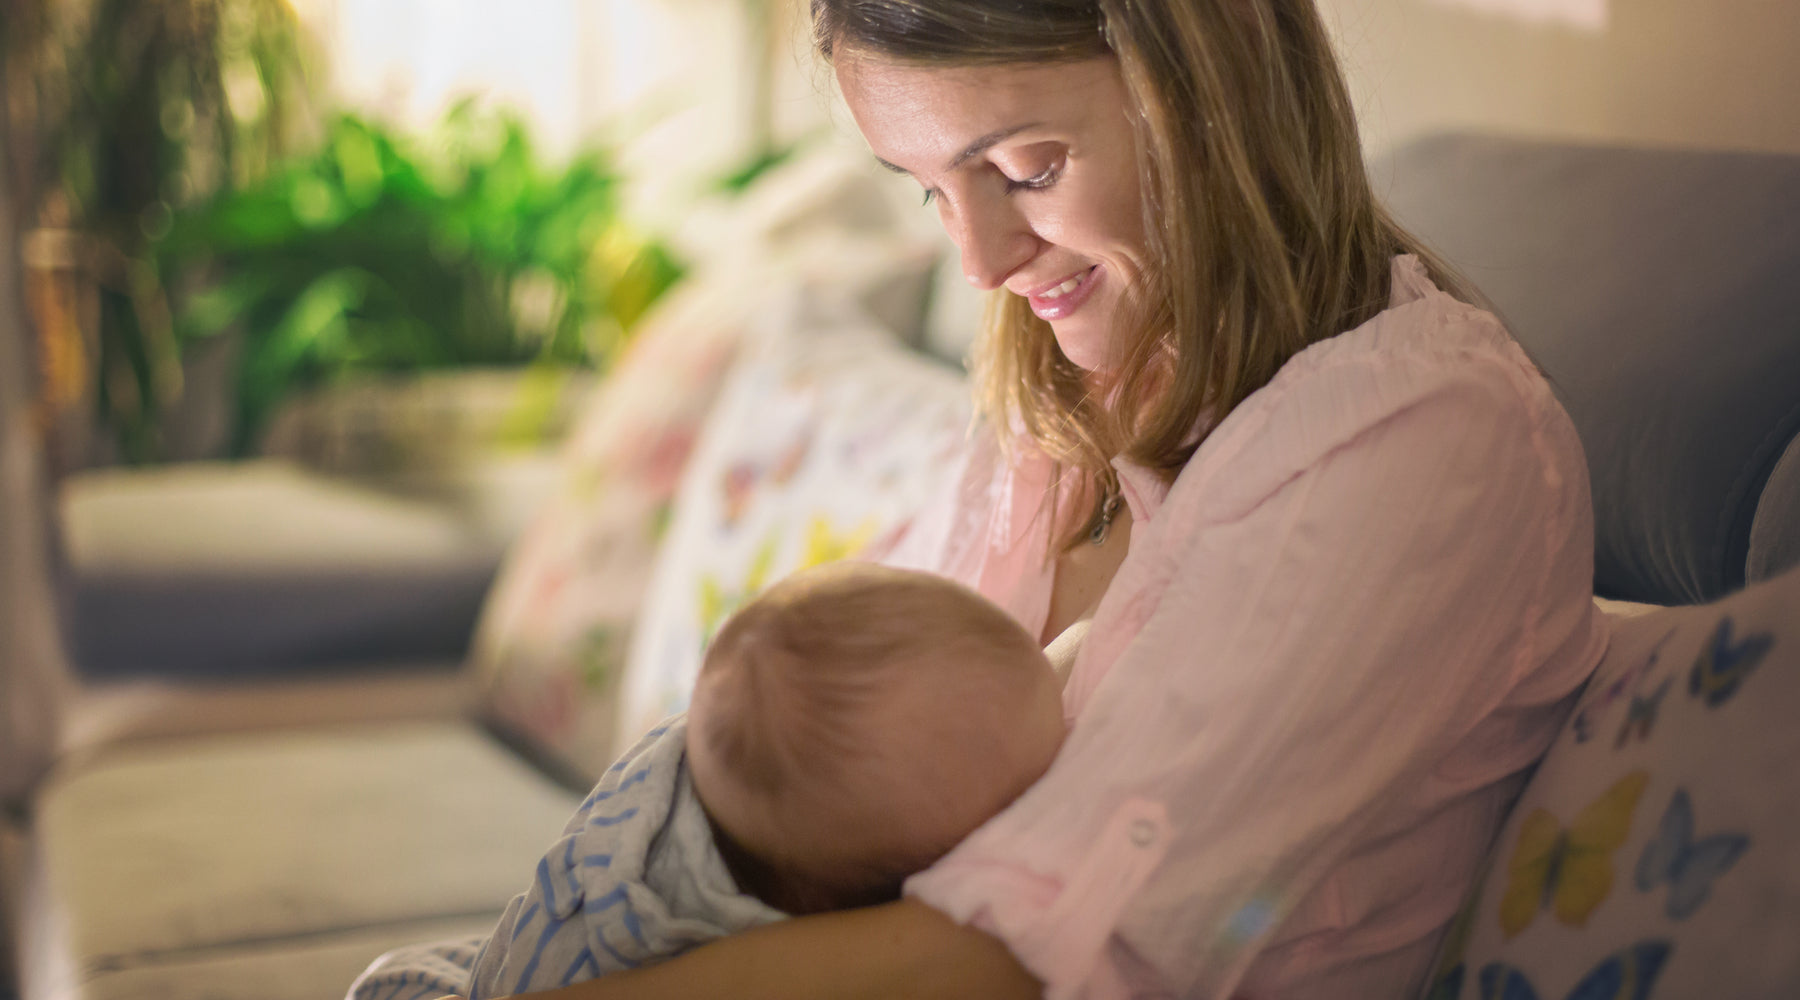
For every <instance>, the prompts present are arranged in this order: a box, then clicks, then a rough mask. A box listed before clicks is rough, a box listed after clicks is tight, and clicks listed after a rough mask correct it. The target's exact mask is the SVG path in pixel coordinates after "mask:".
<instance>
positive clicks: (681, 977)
mask: <svg viewBox="0 0 1800 1000" xmlns="http://www.w3.org/2000/svg"><path fill="white" fill-rule="evenodd" d="M1042 993H1043V988H1042V986H1041V985H1040V984H1039V983H1038V981H1037V980H1036V979H1034V978H1032V976H1031V974H1030V973H1028V972H1026V971H1025V968H1024V967H1023V966H1021V965H1020V964H1019V963H1018V962H1017V961H1016V960H1015V959H1014V958H1013V956H1012V953H1011V952H1009V951H1007V950H1006V946H1005V945H1003V944H1001V943H1000V941H999V939H997V938H994V937H991V936H989V935H987V934H984V933H982V932H981V931H977V930H971V929H970V928H967V927H963V926H960V925H958V924H956V923H953V922H952V921H951V920H950V919H949V918H948V917H945V916H944V915H943V914H941V913H939V912H937V911H936V910H933V909H931V908H930V907H928V906H926V905H924V904H923V903H918V902H914V901H913V900H902V901H901V902H898V903H889V904H887V905H885V906H874V907H869V908H867V909H862V910H849V911H845V912H842V913H826V914H820V915H818V916H811V917H801V918H798V919H794V920H787V921H783V922H781V923H777V924H770V925H768V926H765V927H759V928H757V929H756V930H753V931H748V932H746V933H743V934H737V935H734V936H732V937H728V938H723V939H721V940H718V941H715V942H713V943H711V944H708V945H706V946H704V947H702V948H698V949H695V950H694V951H691V952H689V953H687V954H686V955H683V956H681V957H680V958H676V959H672V960H670V961H668V962H663V963H661V964H658V965H653V966H650V967H648V968H643V969H636V970H633V971H631V972H623V973H615V974H613V975H609V976H604V977H602V978H600V979H591V980H588V981H587V982H584V983H576V984H574V985H573V986H567V987H564V988H563V989H560V990H549V991H546V992H544V993H536V994H532V995H533V996H539V997H545V998H547V1000H694V998H696V997H731V998H733V1000H887V998H892V1000H970V998H981V1000H989V998H992V1000H1037V998H1038V997H1039V996H1041V995H1042Z"/></svg>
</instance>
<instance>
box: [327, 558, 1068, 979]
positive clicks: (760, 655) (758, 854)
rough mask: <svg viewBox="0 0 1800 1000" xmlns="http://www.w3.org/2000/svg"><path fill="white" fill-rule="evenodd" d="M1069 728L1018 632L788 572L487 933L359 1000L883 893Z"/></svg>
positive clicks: (638, 953)
mask: <svg viewBox="0 0 1800 1000" xmlns="http://www.w3.org/2000/svg"><path fill="white" fill-rule="evenodd" d="M1063 733H1064V726H1063V718H1062V700H1061V684H1060V682H1059V681H1058V679H1057V676H1056V674H1055V673H1054V672H1053V671H1052V669H1051V666H1050V662H1049V661H1048V660H1047V659H1046V657H1045V654H1044V653H1043V652H1042V651H1041V650H1039V649H1038V647H1037V644H1036V643H1035V642H1034V641H1033V639H1032V637H1031V636H1030V635H1029V634H1027V633H1026V632H1025V630H1024V629H1023V628H1021V627H1020V626H1019V625H1018V624H1017V623H1016V622H1014V621H1013V620H1012V619H1011V618H1010V617H1008V616H1007V614H1006V613H1005V612H1004V611H1002V610H1001V609H1000V608H998V607H996V606H995V605H993V604H992V603H990V602H989V601H987V600H986V599H985V598H983V597H981V596H980V595H978V594H976V593H975V592H973V591H971V590H968V589H967V588H964V587H962V586H960V585H958V584H955V583H952V582H950V581H948V580H945V579H943V578H941V577H936V576H932V575H929V574H925V573H917V572H911V571H906V570H897V569H889V568H886V567H881V566H875V565H870V564H866V563H837V564H832V565H829V566H825V567H820V568H818V569H813V570H808V571H805V572H802V573H798V574H795V575H793V576H791V577H789V578H787V579H786V580H784V581H782V582H781V583H778V584H776V585H775V586H774V587H772V588H771V589H770V590H769V591H768V592H767V593H765V594H764V595H763V596H761V597H759V598H758V599H756V600H755V601H753V602H751V603H750V604H748V605H746V606H745V607H744V608H743V609H741V610H740V611H739V612H738V613H737V614H735V615H734V616H732V618H731V619H730V620H729V621H727V622H726V623H725V625H724V626H723V627H722V628H721V629H720V630H719V633H718V635H717V636H716V637H715V638H714V640H713V642H712V645H711V646H710V648H709V649H708V650H707V653H706V658H705V662H704V663H703V665H702V667H701V670H700V676H699V678H698V680H697V682H696V685H695V690H694V695H693V699H692V703H691V706H690V708H689V710H688V713H687V716H686V717H685V719H684V718H683V717H681V716H677V717H675V718H673V719H671V720H669V721H668V722H667V723H665V724H663V725H662V726H660V727H658V728H657V729H656V730H653V731H652V732H651V733H650V734H649V735H647V736H646V737H645V739H644V740H643V741H642V742H640V743H639V744H638V746H637V747H636V748H635V749H633V750H632V751H631V752H630V753H628V754H626V756H625V757H624V758H622V759H621V760H620V761H619V762H618V763H616V764H614V765H613V766H612V768H611V769H609V770H608V772H607V774H606V775H605V777H604V778H603V779H602V780H601V782H600V785H599V786H598V787H597V788H596V789H595V790H594V792H593V793H592V794H591V795H589V797H588V799H587V801H586V802H584V803H583V805H582V808H581V809H580V810H579V811H578V812H577V813H576V815H575V817H574V819H572V820H571V821H570V823H569V825H568V827H567V828H566V829H565V831H564V836H563V838H562V839H561V840H559V841H558V842H557V843H556V844H555V845H553V846H552V847H551V849H550V851H549V852H548V853H547V854H546V855H545V857H544V859H543V861H542V862H540V863H539V865H538V870H537V876H536V878H535V879H534V881H533V884H532V887H531V888H530V889H529V890H527V891H526V892H525V893H523V894H521V895H520V896H518V897H517V898H515V899H514V900H513V902H512V903H511V904H510V905H509V906H508V907H507V909H506V912H505V913H504V914H503V915H502V917H501V919H500V923H499V926H498V927H497V928H496V929H495V931H494V933H493V934H492V935H490V936H489V937H488V938H486V939H485V940H480V939H469V940H461V941H452V942H442V943H439V944H435V945H427V946H418V947H414V948H408V949H401V950H399V951H396V952H391V953H389V954H388V955H386V956H383V957H382V958H381V959H379V960H377V961H376V963H375V964H374V965H372V966H371V967H370V969H369V970H368V971H367V972H365V973H364V974H363V976H362V977H361V978H360V979H358V981H357V983H356V984H355V985H354V986H353V987H352V989H351V996H352V997H355V998H362V997H375V996H378V995H379V996H386V995H388V994H387V992H386V991H387V990H389V989H390V988H392V989H399V988H400V986H417V987H421V988H425V989H436V990H438V991H441V992H445V993H456V994H458V995H462V996H468V997H471V998H475V1000H482V998H487V997H493V996H503V995H508V994H514V993H524V992H530V991H536V990H544V989H551V988H554V987H558V986H564V985H567V984H569V983H571V982H575V981H578V980H583V979H590V978H593V977H595V976H599V975H603V974H605V973H607V972H611V971H615V970H618V969H626V968H633V967H636V966H638V965H643V964H648V963H650V962H654V961H658V960H661V959H665V958H669V957H673V956H674V955H676V954H679V953H680V952H682V951H685V950H687V949H688V948H691V947H694V946H695V945H698V944H701V943H704V942H705V941H708V940H712V939H713V938H716V937H720V936H723V935H726V934H731V933H736V932H738V931H742V930H748V929H749V928H751V927H755V926H758V925H760V924H763V923H768V922H770V921H773V920H779V919H781V918H782V917H783V916H784V915H799V914H806V913H816V912H820V911H825V910H834V909H843V908H848V907H855V906H866V905H871V904H875V903H881V902H885V901H889V900H893V899H897V898H899V895H900V886H901V883H902V882H903V881H904V880H905V879H906V877H907V876H908V875H911V874H912V873H913V872H916V871H919V870H921V869H923V868H926V867H928V866H929V865H931V864H932V862H934V861H936V860H937V859H938V858H939V857H941V856H942V855H943V854H944V853H945V852H947V851H949V850H950V848H951V847H953V846H955V845H956V843H957V842H958V841H960V840H962V839H963V838H964V837H965V836H967V835H968V834H969V833H970V832H971V831H973V830H974V829H975V828H976V827H978V826H980V825H981V824H982V823H983V822H984V821H985V820H987V818H988V817H990V816H992V815H993V814H995V813H997V812H999V811H1000V810H1001V809H1002V808H1004V807H1005V806H1006V805H1007V804H1008V803H1010V802H1011V801H1012V800H1013V799H1014V798H1016V797H1017V796H1018V795H1019V794H1020V793H1021V792H1023V791H1024V790H1025V789H1026V788H1027V787H1029V786H1030V785H1031V784H1032V783H1033V782H1035V781H1036V780H1037V779H1038V777H1039V776H1040V775H1042V774H1043V772H1044V771H1045V769H1047V768H1048V767H1049V765H1050V761H1051V758H1053V757H1054V756H1055V755H1056V751H1057V748H1058V746H1059V745H1060V744H1061V741H1062V738H1063Z"/></svg>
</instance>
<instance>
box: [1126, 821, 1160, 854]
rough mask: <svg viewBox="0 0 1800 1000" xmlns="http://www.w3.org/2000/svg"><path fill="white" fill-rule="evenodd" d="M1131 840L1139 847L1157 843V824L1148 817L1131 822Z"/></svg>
mask: <svg viewBox="0 0 1800 1000" xmlns="http://www.w3.org/2000/svg"><path fill="white" fill-rule="evenodd" d="M1131 842H1132V843H1134V844H1136V845H1137V846H1139V847H1149V846H1150V845H1151V844H1154V843H1156V824H1154V823H1152V822H1150V821H1149V820H1147V819H1140V820H1136V821H1134V822H1133V823H1132V824H1131Z"/></svg>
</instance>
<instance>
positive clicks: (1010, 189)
mask: <svg viewBox="0 0 1800 1000" xmlns="http://www.w3.org/2000/svg"><path fill="white" fill-rule="evenodd" d="M1060 176H1062V164H1060V163H1054V164H1051V165H1050V166H1048V167H1045V168H1044V169H1043V170H1042V171H1041V172H1039V173H1037V174H1034V175H1032V176H1030V177H1027V178H1025V179H1024V180H1019V181H1015V180H1013V179H1012V178H1010V177H1008V178H1007V179H1006V193H1007V194H1013V193H1014V192H1017V191H1042V190H1043V189H1044V188H1047V187H1049V186H1050V185H1052V184H1055V183H1056V179H1057V178H1058V177H1060Z"/></svg>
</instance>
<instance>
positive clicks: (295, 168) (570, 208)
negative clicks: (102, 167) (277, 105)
mask: <svg viewBox="0 0 1800 1000" xmlns="http://www.w3.org/2000/svg"><path fill="white" fill-rule="evenodd" d="M619 183H620V179H619V176H618V174H617V173H616V171H615V170H614V169H613V168H612V166H611V165H610V163H609V162H608V160H607V158H606V156H605V155H604V153H602V152H600V151H596V150H590V151H588V152H585V153H582V154H580V155H578V156H576V157H575V158H573V159H572V160H571V161H570V162H568V163H567V164H565V165H561V166H555V167H552V166H549V165H547V164H545V163H543V162H542V161H541V160H540V158H539V157H538V156H537V155H536V154H535V152H534V150H533V147H532V144H531V142H530V139H529V136H528V134H527V132H526V129H525V127H524V125H523V124H522V122H521V121H520V120H519V118H518V117H517V116H515V115H511V114H507V113H483V112H481V111H480V110H478V109H477V108H476V107H475V106H474V105H473V104H472V103H469V102H464V103H463V104H460V105H458V106H457V107H456V108H454V109H453V110H452V111H451V112H450V113H449V114H448V116H447V117H446V118H445V120H444V122H443V123H442V125H441V126H440V128H439V129H438V131H437V134H436V135H435V136H433V137H431V139H430V140H429V141H425V140H414V141H409V140H406V139H403V138H400V137H397V136H395V135H392V134H390V133H389V132H387V131H385V130H384V129H383V128H381V127H380V126H378V125H376V124H374V123H371V122H369V121H367V120H365V119H362V118H359V117H357V116H354V115H340V116H338V117H337V118H335V119H334V120H333V121H331V122H330V123H329V124H328V126H327V128H326V135H325V139H324V142H323V143H321V144H320V148H319V150H318V152H317V153H315V154H313V155H311V156H308V157H305V158H301V159H297V160H293V161H291V162H289V163H288V164H287V165H286V166H285V167H284V168H283V169H282V170H280V171H278V172H276V173H275V174H273V175H272V176H271V177H270V178H269V179H268V180H267V181H266V182H264V183H262V184H260V185H257V186H255V187H251V188H247V189H242V190H235V191H231V192H228V193H225V194H224V195H222V196H221V197H220V198H218V199H217V200H215V201H213V202H211V203H209V204H206V205H204V206H201V207H200V208H198V209H196V210H194V211H191V212H188V213H184V214H182V215H179V216H177V217H176V218H175V220H174V221H173V224H172V225H171V227H170V229H169V231H168V233H167V235H166V236H164V237H163V239H161V240H160V241H159V242H158V244H157V246H156V252H157V256H158V259H159V261H160V263H161V266H162V269H163V272H164V274H165V277H166V278H167V279H168V283H169V284H170V285H171V287H181V286H186V285H190V284H198V286H199V290H198V291H196V292H194V293H192V294H187V295H182V296H178V297H177V298H176V300H175V304H174V316H175V324H174V325H175V330H176V332H177V335H178V337H180V338H181V339H183V340H184V341H185V340H192V339H194V338H202V337H211V336H217V335H219V334H221V333H225V332H227V331H233V332H234V333H235V335H236V336H239V337H241V338H242V340H243V344H242V353H241V359H240V361H239V364H238V374H237V379H236V393H237V401H236V405H237V419H236V423H235V427H234V431H233V436H232V451H233V453H234V454H237V455H243V454H248V453H249V452H251V451H252V450H253V449H254V447H255V445H256V442H257V437H258V434H259V433H260V432H261V431H262V429H263V428H264V427H265V425H266V424H267V421H268V420H269V418H270V416H271V414H272V413H273V412H274V409H275V407H276V406H277V404H279V403H280V402H281V401H282V400H283V399H284V398H287V397H288V396H290V395H291V394H292V393H294V392H295V391H297V390H300V389H303V388H306V387H309V386H315V385H319V384H321V383H326V382H330V381H332V380H335V379H340V378H343V377H346V376H349V375H353V374H357V373H383V372H387V373H392V372H419V371H432V370H441V369H447V368H456V367H465V366H522V365H527V364H533V363H548V364H555V365H604V364H605V362H606V361H607V360H608V358H609V357H610V355H611V353H612V352H613V351H614V350H615V349H616V348H617V347H618V346H619V344H620V343H621V342H622V339H623V337H624V335H625V333H626V331H628V330H629V329H630V327H631V326H632V324H633V323H634V322H635V321H636V320H637V319H638V317H639V316H641V315H642V314H643V312H644V310H645V309H646V308H647V307H648V306H649V305H650V303H651V302H653V301H654V300H655V299H656V298H657V296H659V295H660V294H661V293H662V292H663V291H664V290H665V289H666V288H668V287H669V285H670V284H672V283H673V282H674V281H675V280H676V278H678V277H679V276H680V273H681V269H680V267H679V266H678V265H677V264H676V263H675V261H674V260H673V259H672V258H671V257H670V255H669V254H668V253H667V252H666V251H665V250H664V249H663V248H662V247H661V245H660V244H658V243H656V242H654V241H650V240H646V239H643V238H640V237H637V236H635V235H633V234H632V232H631V231H630V229H629V228H628V227H627V226H626V225H625V224H624V223H623V222H622V221H621V219H620V217H619V211H618V195H619ZM196 276H199V277H198V278H196Z"/></svg>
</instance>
